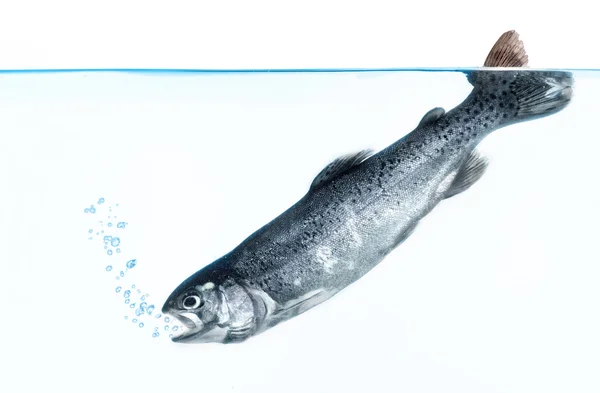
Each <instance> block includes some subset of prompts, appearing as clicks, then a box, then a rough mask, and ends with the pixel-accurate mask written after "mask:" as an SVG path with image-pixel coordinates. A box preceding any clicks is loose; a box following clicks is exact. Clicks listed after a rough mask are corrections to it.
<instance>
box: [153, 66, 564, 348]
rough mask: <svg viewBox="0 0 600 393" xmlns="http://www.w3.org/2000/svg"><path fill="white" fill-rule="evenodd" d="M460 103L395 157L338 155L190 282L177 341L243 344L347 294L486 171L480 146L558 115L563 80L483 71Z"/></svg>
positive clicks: (395, 147) (406, 141)
mask: <svg viewBox="0 0 600 393" xmlns="http://www.w3.org/2000/svg"><path fill="white" fill-rule="evenodd" d="M468 78H469V81H470V82H471V83H472V84H473V85H474V89H473V91H472V93H471V94H470V95H469V96H468V97H467V98H466V99H465V101H464V102H463V103H461V104H460V105H459V106H457V107H456V108H454V109H453V110H451V111H450V112H448V113H444V111H443V110H442V109H441V108H435V109H433V110H432V111H430V112H428V113H427V114H426V115H425V117H424V118H423V120H422V121H421V123H420V124H419V126H418V127H417V128H416V129H415V130H414V131H412V132H410V133H409V134H407V135H406V136H404V137H403V138H402V139H400V140H398V141H397V142H395V143H393V144H392V145H390V146H389V147H387V148H386V149H384V150H382V151H380V152H378V153H376V154H371V152H367V151H364V152H359V153H357V154H354V155H349V156H345V157H341V158H340V159H338V160H336V161H334V162H333V163H332V164H330V165H329V166H327V167H326V168H325V169H324V170H323V171H322V172H321V173H320V174H319V175H318V176H317V177H316V178H315V180H314V181H313V184H312V185H311V187H310V190H309V191H308V193H307V194H306V195H305V196H304V197H303V198H302V199H300V200H299V201H298V202H297V203H296V204H295V205H293V206H292V207H290V208H289V209H288V210H287V211H285V212H284V213H282V214H281V215H280V216H278V217H277V218H275V219H274V220H273V221H271V222H270V223H268V224H267V225H265V226H263V227H262V228H260V229H259V230H258V231H256V232H255V233H253V234H252V235H251V236H250V237H248V238H247V239H246V240H244V241H243V242H242V243H241V244H240V245H239V246H238V247H236V248H235V249H234V250H232V251H231V252H230V253H228V254H227V255H225V256H223V257H222V258H220V259H218V260H216V261H215V262H213V263H212V264H210V265H208V266H206V267H205V268H203V269H201V270H200V271H198V272H196V273H195V274H194V275H192V276H191V277H190V278H188V279H187V280H185V281H184V282H183V283H182V284H181V285H180V286H179V287H178V288H177V289H176V290H175V291H174V292H173V293H172V294H171V296H170V297H169V299H167V301H166V302H165V305H164V307H163V312H164V313H170V314H171V315H173V316H175V317H176V318H178V319H179V320H180V321H182V322H183V323H184V324H185V325H186V326H187V327H188V329H187V330H186V331H185V332H183V333H182V334H181V335H179V336H176V337H174V338H173V340H174V341H177V342H222V343H229V342H240V341H244V340H245V339H247V338H248V337H251V336H253V335H256V334H258V333H260V332H263V331H265V330H266V329H268V328H270V327H272V326H275V325H276V324H278V323H280V322H282V321H285V320H288V319H290V318H292V317H294V316H296V315H298V314H301V313H302V312H304V311H306V310H308V309H310V308H311V307H314V306H315V305H317V304H319V303H321V302H323V301H325V300H327V299H329V298H330V297H331V296H333V295H334V294H336V293H337V292H339V291H340V290H342V289H343V288H345V287H347V286H348V285H350V284H351V283H353V282H354V281H356V280H358V279H359V278H360V277H362V276H363V275H365V274H366V273H367V272H369V271H370V270H371V269H373V268H374V267H375V266H376V265H377V264H378V263H380V262H381V261H382V260H383V259H384V258H385V256H386V255H388V254H389V253H390V252H391V251H392V250H394V249H395V248H396V247H397V246H398V245H399V244H400V243H402V242H403V241H404V240H405V239H406V238H408V237H409V236H410V235H411V234H412V233H413V231H414V229H415V227H416V226H417V224H418V223H419V221H420V220H421V219H422V218H423V217H425V216H426V215H427V214H428V213H429V212H430V211H431V210H432V209H433V208H434V207H435V206H436V205H437V204H438V203H439V202H440V201H442V200H444V199H446V198H449V197H451V196H454V195H456V194H458V193H460V192H463V191H464V190H466V189H467V188H469V187H470V186H471V185H472V184H473V183H474V182H476V181H477V180H478V179H479V178H480V177H481V175H482V174H483V172H484V170H485V168H486V165H487V164H486V161H485V159H484V158H482V157H480V156H479V155H478V154H477V152H476V150H475V148H476V146H477V145H478V144H479V143H480V142H481V141H482V140H483V138H485V137H486V136H487V135H489V134H490V133H491V132H493V131H494V130H497V129H499V128H502V127H505V126H507V125H510V124H513V123H517V122H521V121H527V120H532V119H535V118H539V117H542V116H547V115H550V114H553V113H556V112H558V111H560V110H561V109H563V108H564V107H565V106H566V105H567V103H568V102H569V100H570V97H571V86H572V83H573V82H572V79H571V75H570V74H569V73H566V72H536V71H475V72H473V73H471V74H469V76H468Z"/></svg>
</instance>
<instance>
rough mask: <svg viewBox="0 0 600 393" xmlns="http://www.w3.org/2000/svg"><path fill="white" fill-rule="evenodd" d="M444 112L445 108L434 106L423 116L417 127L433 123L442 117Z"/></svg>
mask: <svg viewBox="0 0 600 393" xmlns="http://www.w3.org/2000/svg"><path fill="white" fill-rule="evenodd" d="M444 113H446V111H445V110H444V108H433V109H432V110H430V111H429V112H427V113H426V114H425V116H423V118H422V119H421V122H420V123H419V125H418V126H417V128H419V127H422V126H424V125H425V124H429V123H433V122H434V121H436V120H437V119H439V118H440V117H442V116H443V115H444Z"/></svg>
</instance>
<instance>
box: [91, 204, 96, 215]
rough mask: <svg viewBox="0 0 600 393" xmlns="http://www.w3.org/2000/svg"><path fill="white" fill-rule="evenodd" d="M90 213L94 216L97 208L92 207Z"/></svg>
mask: <svg viewBox="0 0 600 393" xmlns="http://www.w3.org/2000/svg"><path fill="white" fill-rule="evenodd" d="M90 213H92V214H95V213H96V208H95V207H94V205H92V206H90Z"/></svg>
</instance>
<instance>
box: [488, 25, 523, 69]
mask: <svg viewBox="0 0 600 393" xmlns="http://www.w3.org/2000/svg"><path fill="white" fill-rule="evenodd" d="M528 61H529V57H528V56H527V52H525V46H524V45H523V41H521V40H520V39H519V34H518V33H517V32H516V31H514V30H510V31H507V32H506V33H504V34H502V35H501V36H500V38H498V41H496V43H495V44H494V46H493V47H492V50H491V51H490V53H489V54H488V56H487V58H486V59H485V63H483V66H484V67H526V66H527V62H528Z"/></svg>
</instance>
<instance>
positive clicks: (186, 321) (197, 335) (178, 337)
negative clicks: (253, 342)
mask: <svg viewBox="0 0 600 393" xmlns="http://www.w3.org/2000/svg"><path fill="white" fill-rule="evenodd" d="M166 314H169V315H171V316H172V317H173V318H175V319H177V320H178V321H179V322H181V323H182V324H183V328H182V330H181V332H179V333H176V334H174V335H173V337H171V341H173V342H174V343H224V342H225V341H226V340H227V337H228V329H227V328H226V327H220V326H217V325H213V324H204V323H203V322H202V321H201V320H200V318H198V316H197V315H196V314H194V313H187V312H183V313H179V312H172V313H166Z"/></svg>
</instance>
